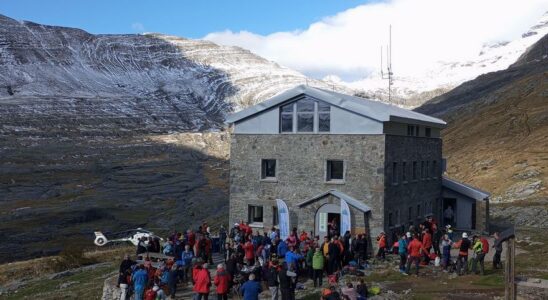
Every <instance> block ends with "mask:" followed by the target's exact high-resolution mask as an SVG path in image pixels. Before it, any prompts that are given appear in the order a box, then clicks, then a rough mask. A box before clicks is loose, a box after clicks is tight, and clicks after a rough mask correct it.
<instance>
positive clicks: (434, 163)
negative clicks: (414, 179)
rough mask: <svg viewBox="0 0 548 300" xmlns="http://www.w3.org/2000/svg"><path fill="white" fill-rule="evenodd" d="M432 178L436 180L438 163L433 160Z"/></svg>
mask: <svg viewBox="0 0 548 300" xmlns="http://www.w3.org/2000/svg"><path fill="white" fill-rule="evenodd" d="M432 177H433V178H438V162H437V161H435V160H433V161H432Z"/></svg>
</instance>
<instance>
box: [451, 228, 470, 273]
mask: <svg viewBox="0 0 548 300" xmlns="http://www.w3.org/2000/svg"><path fill="white" fill-rule="evenodd" d="M453 245H454V246H453V247H454V248H457V249H459V256H458V258H457V273H458V274H459V275H463V274H466V273H468V250H469V249H470V248H471V247H472V243H471V242H470V240H469V239H468V233H466V232H463V233H462V239H461V240H460V241H458V242H456V243H455V244H453ZM463 266H464V272H462V268H463Z"/></svg>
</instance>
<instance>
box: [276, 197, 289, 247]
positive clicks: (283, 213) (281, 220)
mask: <svg viewBox="0 0 548 300" xmlns="http://www.w3.org/2000/svg"><path fill="white" fill-rule="evenodd" d="M276 204H277V206H278V226H279V227H280V239H282V240H285V239H287V238H288V237H289V230H290V229H289V228H290V227H289V209H288V208H287V205H286V204H285V202H284V201H283V200H281V199H276Z"/></svg>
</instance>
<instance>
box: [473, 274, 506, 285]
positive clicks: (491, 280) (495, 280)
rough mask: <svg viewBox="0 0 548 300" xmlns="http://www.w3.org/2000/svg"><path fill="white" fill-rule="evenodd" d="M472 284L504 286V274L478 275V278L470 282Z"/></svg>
mask: <svg viewBox="0 0 548 300" xmlns="http://www.w3.org/2000/svg"><path fill="white" fill-rule="evenodd" d="M472 284H473V285H481V286H487V287H504V275H502V274H492V275H485V276H480V277H479V278H478V279H476V280H475V281H473V282H472Z"/></svg>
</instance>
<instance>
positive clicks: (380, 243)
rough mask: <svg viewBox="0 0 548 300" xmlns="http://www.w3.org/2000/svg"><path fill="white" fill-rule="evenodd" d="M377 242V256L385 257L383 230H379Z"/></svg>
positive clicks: (384, 235)
mask: <svg viewBox="0 0 548 300" xmlns="http://www.w3.org/2000/svg"><path fill="white" fill-rule="evenodd" d="M377 243H378V246H379V251H378V252H377V257H378V258H382V260H384V259H385V258H386V234H385V233H384V231H383V232H381V234H379V236H378V237H377Z"/></svg>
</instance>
